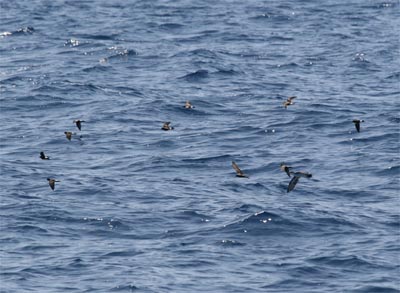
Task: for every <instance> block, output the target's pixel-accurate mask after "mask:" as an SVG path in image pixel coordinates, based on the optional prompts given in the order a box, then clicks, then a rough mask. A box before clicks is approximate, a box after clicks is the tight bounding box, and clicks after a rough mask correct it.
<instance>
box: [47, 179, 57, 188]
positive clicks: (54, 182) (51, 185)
mask: <svg viewBox="0 0 400 293" xmlns="http://www.w3.org/2000/svg"><path fill="white" fill-rule="evenodd" d="M47 181H49V185H50V188H51V189H52V190H54V187H55V185H56V182H60V181H59V180H56V179H53V178H47Z"/></svg>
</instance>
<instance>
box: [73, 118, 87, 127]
mask: <svg viewBox="0 0 400 293" xmlns="http://www.w3.org/2000/svg"><path fill="white" fill-rule="evenodd" d="M82 122H85V120H79V119H78V120H74V122H73V123H75V124H76V127H78V129H79V130H81V128H82Z"/></svg>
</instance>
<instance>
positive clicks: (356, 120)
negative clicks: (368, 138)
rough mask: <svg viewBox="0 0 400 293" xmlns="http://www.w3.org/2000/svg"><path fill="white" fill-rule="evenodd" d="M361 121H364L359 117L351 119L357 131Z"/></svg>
mask: <svg viewBox="0 0 400 293" xmlns="http://www.w3.org/2000/svg"><path fill="white" fill-rule="evenodd" d="M361 122H364V120H360V119H354V120H353V123H354V126H355V127H356V129H357V132H360V123H361Z"/></svg>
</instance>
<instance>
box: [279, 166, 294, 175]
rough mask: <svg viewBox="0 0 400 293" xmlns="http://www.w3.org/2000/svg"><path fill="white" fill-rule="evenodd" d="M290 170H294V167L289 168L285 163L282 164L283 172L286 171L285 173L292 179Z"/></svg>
mask: <svg viewBox="0 0 400 293" xmlns="http://www.w3.org/2000/svg"><path fill="white" fill-rule="evenodd" d="M290 169H292V167H289V166H287V165H285V164H284V163H281V170H282V171H284V172H286V174H287V175H288V176H289V177H291V176H290Z"/></svg>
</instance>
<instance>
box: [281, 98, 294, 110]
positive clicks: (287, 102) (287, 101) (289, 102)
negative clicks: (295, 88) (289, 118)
mask: <svg viewBox="0 0 400 293" xmlns="http://www.w3.org/2000/svg"><path fill="white" fill-rule="evenodd" d="M296 98H297V97H296V96H292V97H289V98H287V100H286V101H285V102H283V106H284V107H285V109H287V107H288V106H290V105H293V99H296Z"/></svg>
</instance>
